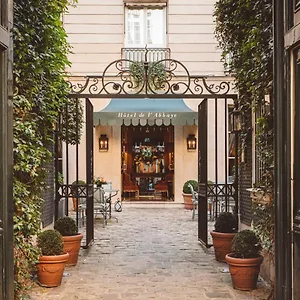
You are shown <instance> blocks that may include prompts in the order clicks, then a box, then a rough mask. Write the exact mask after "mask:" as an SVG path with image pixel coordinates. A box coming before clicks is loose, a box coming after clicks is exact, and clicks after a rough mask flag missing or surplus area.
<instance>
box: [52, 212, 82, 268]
mask: <svg viewBox="0 0 300 300" xmlns="http://www.w3.org/2000/svg"><path fill="white" fill-rule="evenodd" d="M54 229H55V230H57V231H58V232H59V233H60V234H61V235H62V239H63V244H64V251H65V252H68V253H69V254H70V256H69V259H68V261H67V265H68V266H75V265H76V264H77V261H78V255H79V250H80V245H81V240H82V238H83V235H82V233H79V232H78V227H77V225H76V222H75V220H74V219H72V218H70V217H62V218H59V219H57V220H56V221H55V223H54Z"/></svg>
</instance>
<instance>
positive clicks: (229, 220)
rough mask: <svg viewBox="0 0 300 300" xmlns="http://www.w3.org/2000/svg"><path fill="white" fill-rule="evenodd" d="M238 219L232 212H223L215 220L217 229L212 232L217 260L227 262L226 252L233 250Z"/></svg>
mask: <svg viewBox="0 0 300 300" xmlns="http://www.w3.org/2000/svg"><path fill="white" fill-rule="evenodd" d="M236 227H237V219H236V217H235V216H234V215H233V214H232V213H230V212H221V213H220V214H219V215H218V217H217V219H216V222H215V230H214V231H211V232H210V234H211V236H212V239H213V246H214V250H215V257H216V260H217V261H220V262H225V256H226V254H228V253H230V252H231V245H232V239H233V238H234V236H235V234H236Z"/></svg>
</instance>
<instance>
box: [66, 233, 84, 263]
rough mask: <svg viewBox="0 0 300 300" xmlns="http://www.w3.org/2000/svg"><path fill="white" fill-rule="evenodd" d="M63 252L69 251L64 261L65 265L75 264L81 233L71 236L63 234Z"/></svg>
mask: <svg viewBox="0 0 300 300" xmlns="http://www.w3.org/2000/svg"><path fill="white" fill-rule="evenodd" d="M62 238H63V242H64V252H67V253H69V259H68V261H67V262H66V265H67V266H75V265H76V264H77V261H78V255H79V250H80V246H81V240H82V238H83V235H82V233H79V234H77V235H71V236H63V237H62Z"/></svg>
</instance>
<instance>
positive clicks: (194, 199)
mask: <svg viewBox="0 0 300 300" xmlns="http://www.w3.org/2000/svg"><path fill="white" fill-rule="evenodd" d="M188 187H189V188H190V190H191V193H192V202H193V214H192V220H194V219H195V215H197V213H196V210H197V207H198V193H197V192H196V191H194V188H193V186H192V185H191V184H189V185H188Z"/></svg>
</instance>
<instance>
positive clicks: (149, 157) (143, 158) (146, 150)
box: [134, 146, 157, 165]
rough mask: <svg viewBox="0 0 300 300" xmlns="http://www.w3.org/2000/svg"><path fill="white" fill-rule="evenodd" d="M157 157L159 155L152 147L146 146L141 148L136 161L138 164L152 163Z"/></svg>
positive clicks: (135, 158)
mask: <svg viewBox="0 0 300 300" xmlns="http://www.w3.org/2000/svg"><path fill="white" fill-rule="evenodd" d="M155 159H157V156H156V155H155V154H154V152H153V151H152V148H151V147H147V146H145V147H142V148H141V152H139V153H137V154H136V155H135V157H134V162H135V164H136V165H137V164H140V163H146V164H147V165H150V164H151V163H152V162H153V161H154V160H155Z"/></svg>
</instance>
